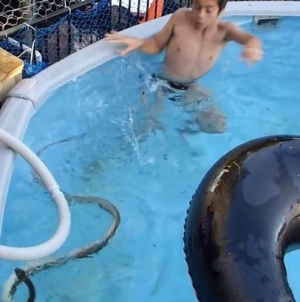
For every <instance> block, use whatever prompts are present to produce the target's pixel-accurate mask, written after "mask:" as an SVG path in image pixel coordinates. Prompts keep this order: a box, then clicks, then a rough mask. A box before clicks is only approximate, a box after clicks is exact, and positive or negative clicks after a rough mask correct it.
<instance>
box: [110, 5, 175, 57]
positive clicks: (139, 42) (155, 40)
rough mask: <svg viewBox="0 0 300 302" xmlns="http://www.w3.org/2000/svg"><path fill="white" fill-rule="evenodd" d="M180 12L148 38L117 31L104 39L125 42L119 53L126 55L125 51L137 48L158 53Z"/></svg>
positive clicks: (166, 41) (169, 36) (112, 41)
mask: <svg viewBox="0 0 300 302" xmlns="http://www.w3.org/2000/svg"><path fill="white" fill-rule="evenodd" d="M180 13H181V10H178V11H176V12H175V13H174V14H173V15H172V16H171V18H170V19H169V21H168V22H167V24H166V25H165V26H164V27H163V29H162V30H161V31H160V32H158V33H157V34H156V35H154V36H153V37H151V38H149V39H139V38H134V37H129V36H124V35H121V34H119V33H117V32H112V33H110V34H106V35H105V36H106V37H105V40H106V41H108V42H110V43H120V44H125V45H126V48H125V49H124V50H123V51H122V52H121V55H126V54H127V53H129V52H131V51H134V50H137V49H139V50H141V51H142V52H145V53H148V54H158V53H160V52H161V51H162V50H163V49H164V48H165V47H166V45H167V44H168V42H169V40H170V38H171V36H172V34H173V29H174V26H175V23H176V20H177V18H178V15H179V14H180Z"/></svg>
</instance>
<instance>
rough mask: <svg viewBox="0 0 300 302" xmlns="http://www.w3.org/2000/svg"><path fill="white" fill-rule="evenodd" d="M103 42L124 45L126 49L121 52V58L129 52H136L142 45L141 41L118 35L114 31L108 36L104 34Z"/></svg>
mask: <svg viewBox="0 0 300 302" xmlns="http://www.w3.org/2000/svg"><path fill="white" fill-rule="evenodd" d="M104 40H105V41H108V42H110V43H119V44H125V45H126V48H125V49H123V50H122V51H121V56H124V55H126V54H128V53H129V52H131V51H134V50H137V49H138V48H140V47H141V45H142V44H143V40H142V39H138V38H133V37H128V36H124V35H120V34H118V33H117V32H116V31H112V32H111V33H109V34H106V35H105V38H104Z"/></svg>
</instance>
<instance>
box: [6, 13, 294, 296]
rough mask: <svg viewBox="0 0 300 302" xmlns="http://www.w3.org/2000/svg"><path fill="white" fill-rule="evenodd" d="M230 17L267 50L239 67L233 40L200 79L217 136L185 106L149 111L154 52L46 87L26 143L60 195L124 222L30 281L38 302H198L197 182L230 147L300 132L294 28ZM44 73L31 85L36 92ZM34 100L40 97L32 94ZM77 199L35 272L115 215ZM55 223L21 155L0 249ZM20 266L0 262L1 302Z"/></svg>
mask: <svg viewBox="0 0 300 302" xmlns="http://www.w3.org/2000/svg"><path fill="white" fill-rule="evenodd" d="M230 19H231V20H233V21H234V22H236V23H238V24H240V25H241V26H242V27H243V28H244V29H246V30H248V31H250V32H251V33H253V34H255V35H257V36H259V37H260V38H261V39H262V41H263V43H264V52H265V54H264V60H263V61H261V62H259V63H258V64H256V65H254V66H252V67H249V66H247V64H246V63H245V62H243V61H240V60H239V56H240V52H241V47H240V46H238V45H236V44H234V43H230V44H229V45H228V46H227V47H226V49H225V50H224V52H223V54H222V56H221V58H220V60H219V61H218V63H217V64H216V66H215V68H214V69H213V70H212V71H211V72H210V73H209V74H207V75H206V76H205V77H204V78H203V79H202V80H201V85H202V86H205V87H207V88H209V89H210V90H211V91H212V92H213V94H212V97H211V99H210V100H209V102H213V103H214V104H215V105H216V107H217V108H219V110H220V111H221V112H223V114H224V115H225V116H226V120H227V122H226V128H225V132H224V133H219V134H208V133H205V132H203V131H202V129H201V127H200V126H199V124H198V123H197V121H196V120H195V116H194V111H193V107H190V108H189V110H190V112H189V113H187V110H186V108H184V107H183V106H182V105H181V104H180V103H178V102H172V101H170V100H168V99H164V100H163V104H162V105H163V106H162V107H159V108H158V107H157V106H154V107H153V106H152V105H153V104H154V102H155V100H156V94H155V91H154V90H155V84H153V83H152V82H151V81H150V80H149V78H150V76H151V74H152V73H153V72H155V71H156V70H157V68H159V66H160V63H161V60H162V56H161V55H160V56H155V57H150V56H146V55H141V54H137V53H134V54H131V55H129V56H128V57H126V58H115V59H113V60H111V61H109V62H106V63H104V64H103V65H101V66H99V67H96V68H93V69H92V70H90V71H88V72H86V73H85V74H83V75H81V76H79V77H76V78H73V79H72V80H71V81H69V82H67V83H66V84H64V85H63V86H61V87H59V88H57V89H54V90H53V91H52V92H51V94H50V96H49V97H48V98H47V101H46V102H45V103H44V105H43V106H42V107H41V108H40V109H39V110H38V112H37V113H36V114H35V115H34V116H33V117H32V119H31V120H30V123H29V125H28V128H27V131H26V133H25V136H24V142H25V143H26V144H27V145H28V146H29V147H30V148H32V150H33V151H35V152H36V153H37V154H38V155H39V156H40V158H41V159H42V160H43V161H44V162H45V163H46V164H47V166H48V167H49V169H50V170H51V172H52V173H53V175H54V177H55V179H56V180H57V182H58V183H59V185H60V187H61V189H62V190H63V191H64V192H65V193H66V194H68V195H84V196H87V197H89V196H97V197H99V198H102V199H105V200H108V201H110V202H111V203H112V204H113V205H114V206H115V207H116V208H117V209H118V211H119V213H120V216H121V222H120V225H119V228H118V230H117V233H116V234H115V235H114V237H113V238H112V239H111V241H110V242H109V244H108V245H107V246H106V247H105V248H103V249H102V250H101V252H99V253H97V254H93V255H92V256H90V257H87V258H82V259H80V260H72V261H69V262H67V263H64V265H61V266H55V265H52V266H51V265H50V266H49V267H46V269H44V270H41V271H39V272H37V273H36V274H34V275H33V276H32V277H31V280H32V281H33V283H34V285H35V288H36V292H37V300H36V301H38V302H40V301H41V302H45V301H66V302H67V301H89V302H90V301H91V302H93V301H106V302H114V301H122V302H125V301H128V302H129V301H130V302H135V301H141V300H144V301H157V302H165V301H174V302H182V301H196V298H195V294H194V291H193V289H192V286H191V283H190V279H189V276H188V272H187V268H186V264H185V260H184V254H183V250H182V249H183V242H182V233H183V222H184V218H185V216H186V209H187V207H188V203H189V200H190V198H191V196H192V195H193V193H194V190H195V188H196V187H197V185H198V183H199V181H200V180H201V179H202V177H203V176H204V175H205V173H206V172H207V170H208V169H209V168H210V167H211V165H212V164H213V163H214V162H215V161H216V160H217V159H219V158H220V157H221V156H222V155H223V154H224V153H226V152H227V151H229V150H230V149H232V148H234V147H235V146H237V145H239V144H241V143H243V142H245V141H247V140H250V139H253V138H257V137H261V136H265V135H274V134H297V133H298V131H299V129H300V120H299V118H298V112H299V110H300V105H299V104H300V97H299V95H298V82H299V81H298V79H297V77H296V75H297V73H298V70H299V68H300V54H299V47H300V41H299V39H298V33H299V30H300V20H299V19H298V18H297V17H284V18H282V19H281V20H280V21H279V22H278V23H277V24H276V25H275V26H257V25H256V24H255V23H253V22H252V21H253V18H252V17H231V18H230ZM92 48H93V49H94V50H95V49H96V46H95V45H92V46H91V48H90V49H92ZM84 51H85V50H83V52H84ZM83 52H82V53H83ZM76 55H77V58H79V53H78V54H76ZM73 58H75V56H73ZM67 60H70V59H69V58H68V59H67ZM67 60H64V61H62V62H61V63H59V64H62V63H63V62H67ZM69 62H71V61H69ZM73 62H74V61H73ZM81 62H82V64H84V63H85V61H84V60H83V61H78V64H81ZM57 66H58V65H57ZM51 68H52V67H51ZM49 70H50V68H49ZM53 70H54V69H53ZM56 72H57V69H56ZM62 72H63V70H62ZM47 73H48V76H49V71H47V70H46V71H45V72H42V73H41V74H40V75H39V76H38V77H37V79H38V84H39V85H40V84H41V83H42V82H40V81H42V79H43V74H44V75H45V74H47ZM54 74H55V73H54ZM57 76H61V75H57ZM39 77H40V78H39ZM44 80H45V79H44ZM34 81H35V80H34V78H33V79H31V80H29V81H28V82H27V83H33V84H34ZM49 81H52V79H49ZM25 93H26V91H24V90H23V92H20V94H19V96H22V95H23V96H24V94H25ZM31 96H32V95H31ZM34 97H35V98H36V99H38V98H39V93H38V92H37V94H36V95H34ZM19 100H20V99H19ZM13 101H14V100H13V99H10V100H9V101H8V102H7V103H6V108H4V115H2V116H6V117H7V115H5V110H6V112H7V110H8V109H9V106H12V105H10V104H12V103H13ZM19 102H22V101H19ZM206 102H207V101H206ZM201 106H202V105H201V104H200V107H201ZM16 111H17V109H16ZM149 114H150V115H149ZM149 116H150V117H149ZM12 117H13V115H12ZM12 117H10V118H11V119H12ZM3 120H5V119H3ZM3 123H4V122H3ZM5 123H7V120H6V121H5ZM5 123H4V124H5ZM5 125H6V124H5ZM19 133H22V131H21V130H19ZM80 201H83V202H71V203H70V208H71V213H72V229H71V234H70V237H69V239H68V240H67V242H66V243H65V245H64V246H63V247H62V248H61V249H60V250H59V251H57V252H56V253H55V254H54V255H52V256H51V257H49V258H47V259H45V260H41V261H37V262H30V263H26V266H33V267H35V266H37V265H43V263H44V262H47V261H51V260H53V259H55V258H56V257H60V256H64V255H68V253H70V252H71V251H73V250H75V249H78V248H81V247H82V246H85V245H86V244H89V243H92V242H95V241H97V240H99V239H101V238H103V237H104V235H105V233H106V231H107V229H108V228H109V226H110V224H111V221H112V217H111V216H110V215H109V214H108V213H107V212H105V211H103V210H102V209H101V208H99V206H98V205H97V204H96V203H93V202H89V201H90V200H89V199H86V200H84V198H81V200H80ZM56 224H57V215H56V212H55V210H54V206H53V202H52V201H51V199H50V198H49V197H48V195H47V194H45V190H44V188H43V187H42V186H41V183H40V182H39V179H38V178H37V176H36V174H35V173H34V172H33V171H32V169H31V168H30V166H29V165H28V164H27V163H25V161H24V160H23V159H21V158H19V157H18V158H17V160H16V164H15V169H14V172H13V176H12V179H11V183H10V188H9V192H8V196H7V204H6V215H5V216H4V220H3V226H2V244H5V245H15V246H26V245H34V244H37V243H39V242H41V241H44V240H46V239H47V238H49V237H50V236H51V234H52V233H53V232H54V230H55V227H56ZM285 263H286V265H287V270H288V277H289V282H290V286H291V287H292V289H293V292H294V295H295V298H296V300H300V290H299V288H297V286H296V280H297V277H298V276H297V272H298V271H299V268H300V265H299V263H300V254H299V253H298V252H291V253H289V254H288V256H287V257H286V259H285ZM23 265H25V263H21V264H20V263H16V262H11V261H10V262H9V261H4V260H3V261H1V269H0V280H1V284H4V285H3V287H2V292H3V295H2V300H3V301H5V300H4V299H5V298H6V297H7V292H8V290H9V288H10V285H11V284H10V283H9V282H7V283H5V281H6V280H8V278H9V276H10V275H11V274H12V273H13V270H14V268H15V267H22V266H23ZM174 289H177V290H174ZM24 297H27V289H26V287H25V286H24V285H23V284H21V285H19V286H18V287H17V291H16V293H15V299H14V301H24Z"/></svg>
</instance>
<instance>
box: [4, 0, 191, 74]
mask: <svg viewBox="0 0 300 302" xmlns="http://www.w3.org/2000/svg"><path fill="white" fill-rule="evenodd" d="M190 1H191V0H96V1H93V2H92V1H91V0H85V1H81V0H1V2H0V47H1V48H3V49H5V50H6V51H8V52H10V53H12V54H13V55H15V56H18V57H20V58H21V59H22V60H23V61H24V72H23V77H31V76H32V75H34V74H36V73H38V72H39V71H41V70H42V69H44V68H46V67H47V66H49V65H51V64H53V63H55V62H57V61H59V60H61V59H63V58H65V57H66V56H68V55H70V54H71V53H73V52H75V51H77V50H79V49H82V48H83V47H85V46H87V45H89V44H91V43H94V42H95V41H98V40H100V39H102V38H103V36H104V35H105V33H107V32H109V31H111V30H116V31H120V30H123V29H126V28H128V27H131V26H134V25H137V24H139V23H142V22H147V21H149V20H151V19H155V18H157V17H160V16H164V15H167V14H170V13H173V12H174V11H175V10H177V9H178V8H180V7H189V6H190Z"/></svg>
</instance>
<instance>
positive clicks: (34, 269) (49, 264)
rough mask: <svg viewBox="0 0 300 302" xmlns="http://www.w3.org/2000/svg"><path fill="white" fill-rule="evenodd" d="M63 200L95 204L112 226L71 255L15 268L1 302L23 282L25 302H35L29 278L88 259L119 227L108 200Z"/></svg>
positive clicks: (78, 197)
mask: <svg viewBox="0 0 300 302" xmlns="http://www.w3.org/2000/svg"><path fill="white" fill-rule="evenodd" d="M83 136H85V134H83V135H80V136H75V137H69V138H66V139H62V140H60V141H57V142H53V143H51V144H49V145H47V146H45V147H43V148H42V149H40V150H39V151H38V152H37V156H40V155H41V153H42V152H44V151H45V150H46V149H48V148H49V147H52V146H54V145H58V144H62V143H67V142H70V141H71V140H73V139H78V138H82V137H83ZM32 175H33V178H34V181H37V178H36V175H35V174H32ZM64 195H65V198H66V200H67V202H68V204H69V205H72V204H74V203H88V204H89V203H96V204H98V206H99V207H100V208H101V209H103V210H105V211H106V212H108V213H109V214H110V215H111V216H112V218H113V221H112V224H111V226H110V228H109V229H108V230H107V232H106V235H105V237H104V238H103V239H100V240H98V241H96V242H94V243H92V244H89V245H87V246H85V247H83V248H80V249H78V250H74V251H72V252H71V253H69V254H68V255H66V256H63V257H59V258H56V259H53V260H50V261H46V262H44V263H42V264H39V265H36V266H31V267H27V268H23V269H20V268H16V269H15V273H14V274H12V275H11V276H10V278H9V279H8V280H7V282H6V287H5V288H6V289H7V290H5V292H4V293H3V295H2V300H3V302H8V301H12V299H13V297H14V295H15V293H16V291H17V287H18V285H20V284H21V283H22V282H24V283H25V284H26V285H27V287H28V290H29V297H28V299H27V302H34V301H35V296H36V294H35V289H34V285H33V283H32V281H31V280H30V279H29V278H30V277H32V276H34V275H35V274H36V273H38V272H40V271H42V270H46V269H51V268H54V267H59V266H62V265H65V264H66V263H67V262H69V261H71V260H78V259H82V258H87V257H90V256H92V255H94V254H96V253H98V252H99V251H101V250H102V249H103V248H104V247H105V246H106V245H107V244H108V243H109V241H110V239H111V238H112V237H113V236H114V235H115V233H116V231H117V229H118V227H119V225H120V221H121V218H120V213H119V211H118V209H117V208H116V207H115V206H114V205H113V204H112V203H111V202H110V201H108V200H105V199H103V198H100V197H97V196H83V195H70V194H67V193H64Z"/></svg>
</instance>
